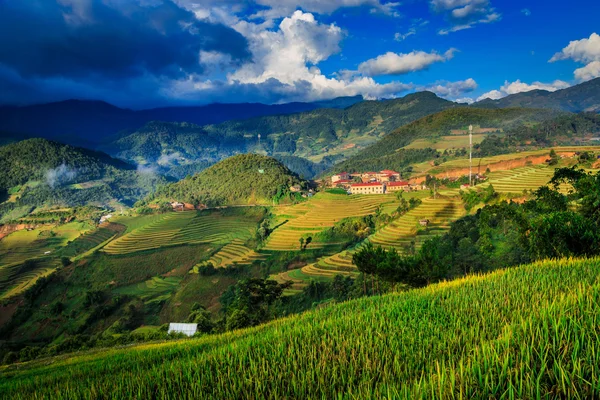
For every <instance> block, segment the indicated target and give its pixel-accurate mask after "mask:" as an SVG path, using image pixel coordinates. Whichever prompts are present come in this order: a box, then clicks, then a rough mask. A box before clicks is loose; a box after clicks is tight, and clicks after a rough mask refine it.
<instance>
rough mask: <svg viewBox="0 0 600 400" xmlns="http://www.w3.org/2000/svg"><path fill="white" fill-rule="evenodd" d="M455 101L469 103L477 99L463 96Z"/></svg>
mask: <svg viewBox="0 0 600 400" xmlns="http://www.w3.org/2000/svg"><path fill="white" fill-rule="evenodd" d="M454 101H455V102H457V103H467V104H473V103H475V100H473V99H472V98H471V97H462V98H460V99H456V100H454Z"/></svg>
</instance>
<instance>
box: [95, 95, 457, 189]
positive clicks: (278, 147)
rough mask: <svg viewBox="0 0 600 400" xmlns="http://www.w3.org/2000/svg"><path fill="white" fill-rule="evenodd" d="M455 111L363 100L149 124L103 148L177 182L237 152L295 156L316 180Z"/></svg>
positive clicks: (445, 104)
mask: <svg viewBox="0 0 600 400" xmlns="http://www.w3.org/2000/svg"><path fill="white" fill-rule="evenodd" d="M350 100H356V98H351V99H350ZM338 101H341V102H344V101H346V100H344V99H342V100H338ZM456 106H457V105H456V104H455V103H453V102H450V101H447V100H444V99H441V98H439V97H437V96H436V95H435V94H433V93H430V92H422V93H415V94H410V95H408V96H406V97H403V98H400V99H394V100H384V101H362V102H360V103H356V104H354V105H352V106H350V107H348V108H345V109H333V108H322V109H318V110H313V111H307V112H302V113H296V114H289V115H276V116H265V117H258V118H252V119H247V120H241V121H228V122H224V123H222V124H217V125H207V126H203V127H201V126H198V125H193V124H189V123H163V122H151V123H148V124H146V125H145V126H144V127H142V128H140V129H139V130H137V131H136V132H133V133H131V134H129V135H124V136H122V137H120V138H117V139H116V140H115V141H113V142H112V143H110V144H108V145H105V146H102V147H101V149H102V150H104V151H106V152H108V153H110V154H112V155H114V156H115V157H119V158H122V159H124V160H127V161H130V162H133V163H136V164H144V165H154V166H157V167H158V168H160V169H161V171H163V172H164V173H166V174H170V175H173V176H177V177H183V176H185V175H187V174H188V173H189V172H196V171H198V170H199V169H200V168H204V167H205V166H206V165H207V164H209V163H214V162H216V161H219V160H221V159H223V158H225V157H228V156H231V155H234V154H237V153H246V152H255V153H261V154H267V155H272V156H274V157H277V158H281V157H290V156H293V157H294V159H291V158H287V159H286V160H287V161H289V164H287V165H289V166H290V168H291V169H292V170H293V171H294V172H296V173H302V174H303V176H305V177H306V178H312V177H313V176H314V175H312V176H309V175H307V174H310V171H321V170H323V169H325V168H327V167H329V166H330V165H332V163H333V161H334V160H340V159H344V158H346V157H348V156H349V155H351V154H353V153H356V152H357V151H359V150H360V149H362V148H364V147H366V146H367V145H369V144H371V143H374V142H376V141H377V140H379V138H380V137H382V136H384V135H385V134H387V133H388V132H391V131H392V130H393V129H396V128H397V127H399V126H402V125H404V124H406V123H409V122H412V121H414V120H415V119H418V118H421V117H423V116H425V115H429V114H432V113H435V112H438V111H440V110H444V109H447V108H451V107H456ZM258 135H260V136H261V137H260V139H259V138H258ZM301 159H304V160H301ZM307 159H308V160H307ZM292 161H293V162H292ZM312 164H315V165H312ZM295 168H299V169H295Z"/></svg>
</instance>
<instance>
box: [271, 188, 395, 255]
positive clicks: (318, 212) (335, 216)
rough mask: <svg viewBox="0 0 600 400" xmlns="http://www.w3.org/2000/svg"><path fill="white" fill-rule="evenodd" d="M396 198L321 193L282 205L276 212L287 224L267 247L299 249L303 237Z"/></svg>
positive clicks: (282, 249) (313, 244)
mask: <svg viewBox="0 0 600 400" xmlns="http://www.w3.org/2000/svg"><path fill="white" fill-rule="evenodd" d="M393 202H395V203H397V202H398V200H397V199H396V198H395V197H394V196H393V195H371V196H363V195H352V196H346V195H336V194H330V193H319V194H318V195H316V196H315V197H313V198H311V199H310V200H309V201H307V202H305V203H301V204H296V205H293V206H288V207H280V208H279V209H277V210H276V213H277V215H278V217H279V219H280V220H281V221H282V222H283V225H281V226H280V227H278V228H277V229H275V231H274V232H273V233H271V235H270V236H269V240H268V242H267V244H266V246H265V247H264V249H265V250H275V251H289V250H298V249H299V248H300V242H299V240H300V238H301V237H305V236H313V237H314V235H316V234H317V233H318V232H320V231H322V230H324V229H326V228H329V227H332V226H333V225H334V224H335V223H336V222H337V221H339V220H341V219H343V218H347V217H359V216H363V215H369V214H373V213H375V211H376V210H377V208H378V207H379V206H382V205H385V204H387V203H393ZM285 221H287V222H285ZM327 244H328V243H321V242H317V241H313V242H311V243H310V245H309V246H308V248H320V247H324V246H325V245H327ZM329 244H331V243H329Z"/></svg>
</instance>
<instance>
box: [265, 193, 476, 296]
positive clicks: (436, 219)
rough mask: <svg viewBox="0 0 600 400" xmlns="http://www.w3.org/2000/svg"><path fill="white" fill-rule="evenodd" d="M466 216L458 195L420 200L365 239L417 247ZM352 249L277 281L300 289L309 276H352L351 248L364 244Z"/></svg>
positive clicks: (403, 247) (390, 245)
mask: <svg viewBox="0 0 600 400" xmlns="http://www.w3.org/2000/svg"><path fill="white" fill-rule="evenodd" d="M448 193H450V192H448ZM464 215H465V209H464V207H463V204H462V201H460V199H459V198H457V197H450V198H438V199H430V198H426V199H423V203H422V204H420V205H419V206H418V207H416V208H414V209H412V210H410V211H409V212H407V213H406V214H405V215H403V216H401V217H400V218H398V219H397V220H395V221H393V222H392V223H390V224H388V225H387V226H385V227H383V228H382V229H380V230H378V231H377V232H376V233H374V234H373V235H371V236H369V238H368V239H367V240H366V241H368V242H371V243H373V244H374V245H375V246H381V247H384V248H395V249H396V250H398V251H399V252H403V251H405V250H406V248H407V247H408V246H410V244H411V242H412V241H413V240H414V241H415V248H416V249H418V248H419V247H420V246H421V245H422V244H423V242H425V241H426V240H427V239H429V238H431V237H433V236H436V235H441V234H443V233H444V232H446V231H447V230H448V229H450V223H451V222H452V221H455V220H457V219H459V218H460V217H462V216H464ZM421 219H429V221H430V223H429V226H428V229H425V228H423V227H421V226H420V225H419V220H421ZM366 241H365V242H363V243H361V244H360V245H359V246H357V247H356V248H355V249H352V250H345V251H343V252H341V253H337V254H334V255H332V256H329V257H323V258H321V259H320V260H319V261H318V262H316V263H314V264H309V265H306V266H304V267H302V268H301V269H300V270H299V271H297V272H294V271H288V272H285V273H283V274H280V275H281V276H277V277H276V280H278V281H282V282H283V281H285V280H291V281H292V282H293V283H294V284H293V286H292V289H295V290H299V289H302V287H304V286H305V285H306V284H307V282H308V281H309V280H311V279H320V278H327V279H332V278H333V277H334V276H335V275H346V276H355V275H357V274H358V271H357V270H356V267H355V266H354V265H353V264H352V255H353V254H354V251H356V250H358V249H360V248H361V247H362V246H363V245H364V243H366Z"/></svg>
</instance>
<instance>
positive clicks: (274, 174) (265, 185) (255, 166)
mask: <svg viewBox="0 0 600 400" xmlns="http://www.w3.org/2000/svg"><path fill="white" fill-rule="evenodd" d="M261 171H262V172H261ZM296 184H303V181H302V180H300V178H298V176H297V175H295V174H293V173H292V172H291V171H290V170H288V169H287V168H286V167H285V166H284V165H282V164H281V163H280V162H279V161H277V160H275V159H273V158H270V157H265V156H260V155H257V154H243V155H238V156H234V157H230V158H228V159H226V160H224V161H221V162H219V163H217V164H215V165H213V166H212V167H210V168H208V169H206V170H204V171H202V172H200V173H199V174H197V175H194V176H193V177H191V178H186V179H184V180H182V181H180V182H177V183H173V184H170V185H167V186H165V187H162V188H160V189H159V190H157V192H156V193H155V194H153V195H152V196H150V197H149V199H148V201H149V202H153V203H160V202H164V201H181V202H186V203H191V204H194V205H200V204H204V205H207V206H220V205H231V204H261V203H262V204H271V202H272V201H273V200H275V199H276V200H277V201H286V200H287V201H291V200H290V199H291V194H290V192H289V187H290V186H293V185H296Z"/></svg>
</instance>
